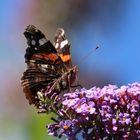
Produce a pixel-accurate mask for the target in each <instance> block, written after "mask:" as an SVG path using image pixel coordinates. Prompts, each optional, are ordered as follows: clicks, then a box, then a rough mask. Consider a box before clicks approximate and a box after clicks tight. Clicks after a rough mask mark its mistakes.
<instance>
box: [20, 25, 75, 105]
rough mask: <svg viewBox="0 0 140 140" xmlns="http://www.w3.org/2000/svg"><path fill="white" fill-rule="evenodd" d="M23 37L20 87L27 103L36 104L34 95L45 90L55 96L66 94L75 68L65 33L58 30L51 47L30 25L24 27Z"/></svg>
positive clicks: (40, 33)
mask: <svg viewBox="0 0 140 140" xmlns="http://www.w3.org/2000/svg"><path fill="white" fill-rule="evenodd" d="M24 35H25V37H26V39H27V44H28V47H27V49H26V53H25V62H26V63H27V70H26V71H25V72H24V73H23V76H22V78H21V84H22V86H23V91H24V92H25V95H26V98H27V99H28V100H29V103H30V104H33V103H35V100H36V99H35V96H36V94H37V92H38V91H41V90H43V89H44V90H45V89H46V87H49V91H50V92H57V93H60V92H62V91H64V90H68V89H69V88H70V86H71V84H72V83H73V82H74V80H75V78H76V67H73V66H72V63H71V55H70V45H69V44H68V40H67V39H66V37H65V32H64V30H63V29H58V30H57V32H56V35H55V39H54V45H53V44H52V43H51V42H50V41H49V40H48V39H47V38H46V37H45V35H44V34H43V33H42V32H41V31H40V30H38V29H37V28H36V27H35V26H33V25H29V26H27V28H26V30H25V32H24Z"/></svg>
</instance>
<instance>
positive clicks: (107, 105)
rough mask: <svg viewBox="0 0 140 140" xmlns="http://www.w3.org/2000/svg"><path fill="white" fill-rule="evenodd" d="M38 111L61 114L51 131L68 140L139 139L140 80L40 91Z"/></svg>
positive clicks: (49, 131)
mask: <svg viewBox="0 0 140 140" xmlns="http://www.w3.org/2000/svg"><path fill="white" fill-rule="evenodd" d="M37 96H38V99H39V103H38V112H42V113H46V112H47V113H50V112H53V113H55V114H56V115H57V118H52V120H54V123H53V124H49V125H47V128H48V134H49V135H53V136H56V137H58V138H61V137H65V138H67V139H68V140H76V139H77V140H78V139H80V140H82V139H83V140H139V139H140V83H133V84H128V85H127V86H121V87H120V88H119V87H117V86H115V85H108V86H104V87H103V88H99V87H92V88H91V89H84V88H82V89H80V90H75V91H74V92H72V93H71V92H70V93H65V94H64V95H63V96H60V95H58V94H57V93H49V92H48V90H46V91H44V92H38V94H37Z"/></svg>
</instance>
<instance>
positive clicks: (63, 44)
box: [60, 39, 68, 48]
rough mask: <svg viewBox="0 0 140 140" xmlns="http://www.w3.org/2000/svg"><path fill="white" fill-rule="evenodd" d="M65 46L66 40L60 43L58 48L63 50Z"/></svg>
mask: <svg viewBox="0 0 140 140" xmlns="http://www.w3.org/2000/svg"><path fill="white" fill-rule="evenodd" d="M67 44H68V40H67V39H66V40H64V41H62V42H61V44H60V48H64V46H65V45H67Z"/></svg>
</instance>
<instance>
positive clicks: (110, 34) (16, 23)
mask: <svg viewBox="0 0 140 140" xmlns="http://www.w3.org/2000/svg"><path fill="white" fill-rule="evenodd" d="M139 5H140V1H138V0H106V1H104V0H59V1H58V0H23V1H21V0H0V140H49V139H50V140H53V139H54V138H52V137H51V136H48V135H47V129H46V124H47V123H49V122H50V120H49V118H50V117H49V116H47V115H41V114H40V115H38V114H37V112H36V110H35V109H34V108H33V107H31V106H29V104H28V102H27V101H26V99H25V97H24V94H23V91H22V88H21V85H20V78H21V76H22V73H23V71H24V70H25V68H26V65H25V63H24V53H25V49H26V47H27V44H26V40H25V38H24V36H23V32H24V30H25V28H26V26H27V25H29V24H33V25H35V26H36V27H38V28H39V29H40V30H42V31H43V32H44V33H45V34H46V36H47V37H48V38H49V39H50V40H51V41H52V40H53V37H54V34H55V31H56V29H57V28H58V27H62V28H64V29H65V30H66V35H67V37H68V39H69V42H70V44H71V46H72V47H71V52H72V57H73V64H74V65H78V68H79V73H78V77H79V81H80V82H81V84H82V85H83V86H85V87H86V88H90V87H91V86H94V85H96V86H101V87H102V86H103V85H107V84H116V85H119V86H120V85H122V84H127V83H132V82H135V81H140V76H139V71H140V55H139V52H140V39H139V37H140V27H139V25H140V14H139V12H140V8H139ZM97 45H99V46H101V47H100V48H99V49H98V50H97V51H96V52H94V53H93V54H92V55H91V56H90V57H88V58H87V59H86V60H82V58H83V57H84V56H85V55H87V54H88V53H89V52H90V51H92V49H93V48H94V47H96V46H97ZM81 61H83V63H82V64H81V65H79V64H80V63H81ZM54 140H55V139H54Z"/></svg>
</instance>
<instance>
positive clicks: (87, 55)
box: [79, 45, 100, 65]
mask: <svg viewBox="0 0 140 140" xmlns="http://www.w3.org/2000/svg"><path fill="white" fill-rule="evenodd" d="M99 47H100V46H99V45H97V46H96V47H95V48H93V50H91V51H90V52H89V53H87V54H86V55H85V56H84V57H83V58H82V59H81V61H80V63H79V65H81V64H82V63H83V62H84V61H85V60H86V59H87V58H89V57H90V55H91V54H92V53H93V52H95V51H96V50H97V49H98V48H99Z"/></svg>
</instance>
